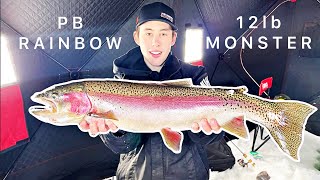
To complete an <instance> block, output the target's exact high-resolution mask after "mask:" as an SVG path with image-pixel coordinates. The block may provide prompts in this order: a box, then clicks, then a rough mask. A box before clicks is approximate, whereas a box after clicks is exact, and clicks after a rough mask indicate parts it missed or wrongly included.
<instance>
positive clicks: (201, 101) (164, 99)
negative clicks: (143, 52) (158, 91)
mask: <svg viewBox="0 0 320 180" xmlns="http://www.w3.org/2000/svg"><path fill="white" fill-rule="evenodd" d="M89 96H91V97H97V98H99V99H104V100H105V101H109V102H111V103H116V104H119V105H125V106H137V107H142V108H156V109H172V108H192V107H195V106H198V107H199V106H208V105H210V106H222V105H224V104H225V101H224V100H222V98H220V97H208V96H196V97H183V96H178V97H171V96H161V97H152V96H136V97H133V96H131V97H129V96H121V95H114V94H102V93H90V94H89Z"/></svg>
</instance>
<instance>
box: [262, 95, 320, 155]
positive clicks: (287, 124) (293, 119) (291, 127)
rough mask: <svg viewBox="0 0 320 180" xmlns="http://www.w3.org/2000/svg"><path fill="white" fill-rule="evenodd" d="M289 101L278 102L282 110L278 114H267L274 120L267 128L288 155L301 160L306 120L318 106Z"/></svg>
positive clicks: (279, 109) (277, 106)
mask: <svg viewBox="0 0 320 180" xmlns="http://www.w3.org/2000/svg"><path fill="white" fill-rule="evenodd" d="M287 101H288V102H276V108H277V110H278V111H279V112H280V113H278V114H277V115H272V114H271V115H268V114H267V115H268V116H269V117H268V118H269V119H273V122H274V123H273V124H272V125H270V126H268V127H267V129H268V130H269V132H270V134H271V137H272V138H273V139H274V141H275V142H276V143H277V145H278V147H279V148H280V149H282V151H284V152H285V153H286V155H288V157H290V158H291V159H293V160H294V161H300V157H299V151H300V148H301V146H302V143H303V140H304V129H305V125H306V121H307V119H308V118H309V116H311V114H313V113H314V112H316V111H317V108H316V107H314V106H311V105H310V104H307V103H302V102H297V101H289V100H287Z"/></svg>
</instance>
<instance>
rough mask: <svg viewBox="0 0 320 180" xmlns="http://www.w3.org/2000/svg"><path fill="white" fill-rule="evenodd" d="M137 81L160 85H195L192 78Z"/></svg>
mask: <svg viewBox="0 0 320 180" xmlns="http://www.w3.org/2000/svg"><path fill="white" fill-rule="evenodd" d="M136 83H141V84H150V85H160V86H180V87H192V86H193V83H192V79H191V78H184V79H175V80H166V81H138V82H136Z"/></svg>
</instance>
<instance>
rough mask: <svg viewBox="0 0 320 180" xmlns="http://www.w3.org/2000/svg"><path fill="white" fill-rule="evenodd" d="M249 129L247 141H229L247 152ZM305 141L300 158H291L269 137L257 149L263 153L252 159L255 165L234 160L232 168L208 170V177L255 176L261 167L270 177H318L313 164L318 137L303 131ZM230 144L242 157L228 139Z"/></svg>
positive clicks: (294, 179) (312, 179) (297, 179)
mask: <svg viewBox="0 0 320 180" xmlns="http://www.w3.org/2000/svg"><path fill="white" fill-rule="evenodd" d="M252 136H253V132H252V133H251V139H250V141H243V140H233V141H232V142H233V143H234V144H236V145H237V146H238V147H239V148H240V150H241V151H243V152H244V153H247V154H249V152H250V150H251V145H252ZM304 137H305V138H304V143H303V145H302V148H301V150H300V158H301V161H300V162H294V161H292V160H291V159H289V158H288V157H287V156H286V155H284V154H283V153H282V152H280V150H279V149H278V148H277V147H276V145H275V144H274V142H273V141H271V140H269V141H268V142H267V143H266V144H264V145H263V146H262V147H261V148H260V149H259V150H258V152H259V153H260V154H261V155H262V156H263V158H262V159H257V160H254V162H255V164H256V166H255V167H252V166H251V165H249V166H248V167H242V166H240V165H239V164H238V163H237V162H236V164H235V165H234V167H233V168H232V169H228V170H226V171H224V172H220V173H219V172H211V173H210V179H211V180H213V179H223V180H229V179H230V180H234V179H237V180H242V179H245V180H248V179H256V176H257V175H258V174H259V173H260V172H261V171H266V172H267V173H268V174H269V176H270V178H271V180H276V179H279V180H283V179H290V180H302V179H303V180H320V171H318V170H317V169H315V168H314V164H315V163H316V162H317V160H316V158H317V157H318V156H320V154H319V153H318V152H317V150H320V137H319V136H315V135H314V134H311V133H309V132H307V131H306V132H305V134H304ZM258 140H260V134H258V137H257V142H256V147H258V145H259V144H260V142H261V141H258ZM228 145H229V146H230V147H231V149H232V152H233V154H234V156H235V158H236V160H238V159H241V158H242V159H243V156H242V154H241V153H240V152H239V150H238V149H237V148H236V147H235V146H234V145H233V144H232V143H231V142H228Z"/></svg>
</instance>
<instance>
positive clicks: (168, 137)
mask: <svg viewBox="0 0 320 180" xmlns="http://www.w3.org/2000/svg"><path fill="white" fill-rule="evenodd" d="M160 134H161V136H162V139H163V142H164V143H165V145H166V146H167V147H168V148H169V149H170V150H171V151H172V152H174V153H176V154H178V153H180V152H181V148H182V141H183V134H182V132H177V131H173V130H171V129H170V128H163V129H161V132H160Z"/></svg>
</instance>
